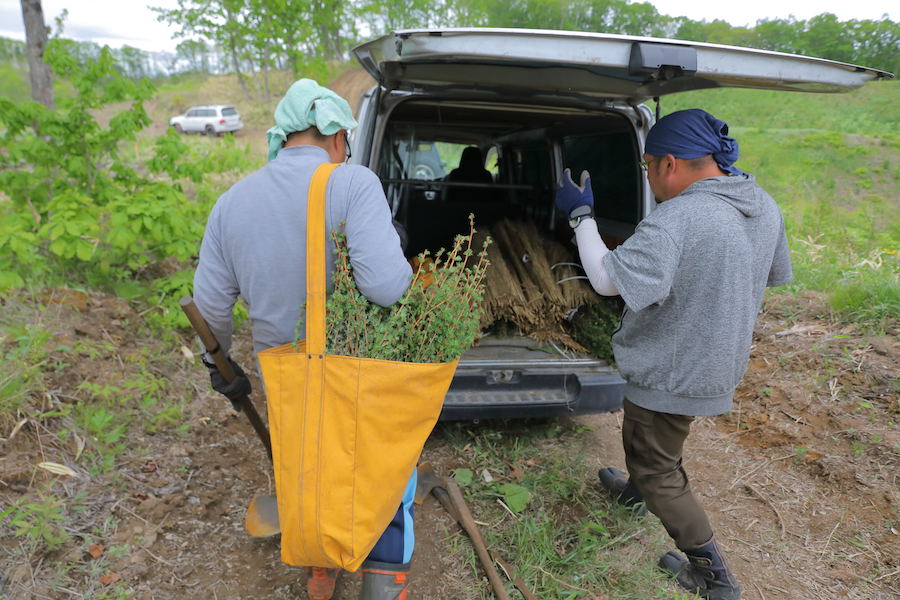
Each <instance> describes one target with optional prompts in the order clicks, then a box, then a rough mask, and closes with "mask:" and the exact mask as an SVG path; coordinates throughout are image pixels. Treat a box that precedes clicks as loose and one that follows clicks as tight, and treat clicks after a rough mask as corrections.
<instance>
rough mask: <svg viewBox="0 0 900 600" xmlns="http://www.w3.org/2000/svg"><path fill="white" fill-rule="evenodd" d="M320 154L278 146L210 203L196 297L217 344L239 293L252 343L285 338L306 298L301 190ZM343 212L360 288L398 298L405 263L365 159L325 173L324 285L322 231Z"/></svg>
mask: <svg viewBox="0 0 900 600" xmlns="http://www.w3.org/2000/svg"><path fill="white" fill-rule="evenodd" d="M325 162H328V153H327V152H325V150H323V149H322V148H319V147H316V146H291V147H288V148H284V149H283V150H281V151H280V152H279V153H278V156H277V158H275V160H273V161H271V162H269V163H268V164H266V166H264V167H262V168H261V169H259V170H258V171H256V172H254V173H252V174H250V175H248V176H247V177H245V178H244V179H242V180H241V181H239V182H238V183H236V184H235V185H234V186H232V188H231V189H230V190H228V191H227V192H225V193H224V194H222V196H221V197H220V198H219V200H218V201H217V202H216V205H215V206H214V207H213V209H212V212H210V214H209V220H208V221H207V223H206V233H205V234H204V236H203V244H202V246H201V248H200V264H199V265H198V266H197V273H196V274H195V275H194V301H195V302H196V304H197V307H198V308H199V309H200V312H201V313H202V314H203V316H204V317H205V318H206V321H207V323H209V327H210V329H211V330H212V332H213V334H215V336H216V339H217V340H218V341H219V344H221V346H222V348H223V349H225V350H228V349H229V348H230V347H231V333H232V325H231V312H232V308H233V307H234V304H235V302H236V301H237V297H238V294H240V295H241V298H243V300H244V302H246V303H247V305H248V306H249V310H250V318H251V319H252V321H253V350H254V352H260V351H261V350H265V349H267V348H272V347H274V346H279V345H281V344H287V343H289V342H291V341H293V339H294V333H295V331H296V328H297V322H298V319H299V318H301V317H302V307H303V303H304V302H305V301H306V198H307V193H308V191H309V183H310V181H311V180H312V176H313V173H314V172H315V170H316V168H317V167H318V166H319V165H321V164H323V163H325ZM341 221H344V222H345V225H344V232H345V233H346V235H347V246H348V249H349V251H350V261H351V262H352V263H353V275H354V277H355V279H356V284H357V286H358V287H359V291H360V292H362V294H363V295H365V296H366V297H367V298H368V299H369V300H370V301H372V302H374V303H376V304H379V305H381V306H389V305H391V304H393V303H394V302H396V301H397V300H399V299H400V297H401V296H402V295H403V293H404V292H406V289H407V288H408V287H409V282H410V280H411V278H412V268H411V267H410V266H409V263H407V262H406V259H405V258H404V256H403V251H402V250H401V249H400V238H399V236H398V235H397V231H396V230H395V229H394V226H393V224H392V221H391V211H390V209H389V207H388V203H387V200H386V198H385V196H384V191H383V189H382V186H381V181H379V179H378V177H377V176H376V175H375V174H374V173H373V172H372V171H370V170H369V169H367V168H365V167H362V166H358V165H342V166H340V167H338V168H337V169H336V170H335V171H334V172H333V173H332V175H331V178H330V179H329V181H328V191H327V194H326V198H325V228H326V232H328V233H329V235H328V244H327V246H326V250H325V253H326V256H327V260H328V273H329V275H328V281H327V282H326V286H327V287H328V289H332V288H333V286H332V282H331V275H330V274H331V273H333V272H334V254H333V251H334V249H335V245H334V242H333V241H331V236H330V232H331V231H333V230H338V229H339V228H340V223H341ZM304 330H305V325H304ZM302 337H305V336H302Z"/></svg>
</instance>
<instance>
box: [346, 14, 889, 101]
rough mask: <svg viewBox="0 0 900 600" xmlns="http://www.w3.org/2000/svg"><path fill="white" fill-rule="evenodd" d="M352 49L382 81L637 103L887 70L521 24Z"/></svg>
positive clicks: (881, 74) (800, 86)
mask: <svg viewBox="0 0 900 600" xmlns="http://www.w3.org/2000/svg"><path fill="white" fill-rule="evenodd" d="M353 53H354V55H355V56H356V59H357V60H358V61H359V63H360V64H361V65H362V66H363V68H365V69H366V70H367V71H368V72H369V74H370V75H372V77H374V78H375V79H376V80H378V81H379V83H381V84H382V85H383V86H385V87H386V88H388V89H401V90H408V91H413V90H422V91H424V90H432V91H438V90H444V91H447V90H452V89H469V90H471V89H473V88H474V89H484V90H487V91H498V92H504V93H518V94H526V95H535V94H545V93H552V94H559V93H566V92H576V93H580V94H588V95H594V96H598V97H604V98H612V99H619V100H626V101H628V100H630V101H638V102H641V101H645V100H648V99H650V98H653V97H656V96H663V95H666V94H672V93H677V92H684V91H690V90H699V89H708V88H717V87H742V88H757V89H771V90H794V91H805V92H844V91H850V90H853V89H856V88H859V87H862V86H863V85H865V84H866V83H867V82H869V81H871V80H873V79H880V78H886V77H887V78H889V77H893V75H891V74H890V73H887V72H885V71H879V70H877V69H869V68H866V67H858V66H855V65H850V64H846V63H839V62H834V61H829V60H824V59H819V58H810V57H805V56H797V55H793V54H782V53H778V52H769V51H765V50H754V49H750V48H738V47H734V46H721V45H716V44H705V43H699V42H688V41H681V40H664V39H655V38H643V37H635V36H622V35H611V34H600V33H583V32H568V31H546V30H528V29H491V28H459V29H419V30H404V31H397V32H393V33H390V34H388V35H385V36H383V37H380V38H378V39H376V40H373V41H371V42H367V43H365V44H362V45H360V46H358V47H356V48H354V50H353Z"/></svg>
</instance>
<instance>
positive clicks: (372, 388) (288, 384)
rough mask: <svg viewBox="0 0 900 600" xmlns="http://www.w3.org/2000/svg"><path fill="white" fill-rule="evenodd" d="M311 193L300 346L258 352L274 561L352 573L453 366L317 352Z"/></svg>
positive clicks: (318, 272) (324, 180)
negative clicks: (273, 505)
mask: <svg viewBox="0 0 900 600" xmlns="http://www.w3.org/2000/svg"><path fill="white" fill-rule="evenodd" d="M336 166H337V165H333V164H325V165H322V166H320V167H319V168H318V169H317V170H316V173H315V175H314V176H313V179H312V182H311V184H310V189H309V200H308V205H309V206H308V209H307V232H306V234H307V241H306V252H307V257H306V295H307V296H306V340H304V341H303V342H301V345H300V349H299V351H295V350H294V348H293V347H292V346H291V345H290V344H285V345H283V346H278V347H276V348H271V349H269V350H264V351H262V352H260V353H259V355H258V356H259V362H260V365H261V367H262V371H263V378H264V380H265V382H266V396H267V402H268V410H269V427H270V429H271V434H272V453H273V456H274V464H275V486H276V489H277V492H278V516H279V521H280V523H281V532H282V533H281V559H282V560H283V561H284V562H286V563H288V564H291V565H296V566H316V567H340V568H342V569H346V570H348V571H356V570H357V569H359V567H360V565H361V564H362V562H363V560H365V558H366V556H367V555H368V554H369V552H370V551H371V549H372V548H373V547H374V545H375V543H376V542H377V541H378V538H379V537H381V534H382V533H383V532H384V530H385V529H386V528H387V526H388V524H389V523H390V521H391V519H392V518H393V516H394V514H395V513H396V512H397V508H398V507H399V506H400V500H401V499H402V497H403V492H404V490H405V489H406V486H407V483H408V482H409V478H410V477H411V476H412V473H413V469H415V467H416V463H417V461H418V459H419V454H420V453H421V451H422V446H423V445H424V444H425V440H426V439H427V438H428V436H429V434H430V433H431V430H432V429H433V428H434V425H435V423H436V422H437V419H438V416H439V415H440V412H441V407H442V405H443V402H444V396H445V395H446V393H447V389H448V388H449V387H450V380H451V379H452V378H453V373H454V371H455V370H456V364H457V362H458V361H453V362H449V363H436V364H420V363H405V362H394V361H386V360H374V359H361V358H355V357H350V356H334V355H329V354H325V300H326V298H325V277H326V276H327V273H326V269H327V267H326V261H325V251H326V250H325V248H326V246H325V239H326V231H325V192H326V189H327V185H328V178H329V176H330V175H331V172H332V171H333V170H334V169H335V167H336Z"/></svg>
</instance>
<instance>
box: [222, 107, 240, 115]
mask: <svg viewBox="0 0 900 600" xmlns="http://www.w3.org/2000/svg"><path fill="white" fill-rule="evenodd" d="M236 114H237V111H236V110H234V108H233V107H231V106H229V107H227V108H223V109H222V116H223V117H233V116H234V115H236Z"/></svg>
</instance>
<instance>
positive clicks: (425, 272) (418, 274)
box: [409, 256, 434, 290]
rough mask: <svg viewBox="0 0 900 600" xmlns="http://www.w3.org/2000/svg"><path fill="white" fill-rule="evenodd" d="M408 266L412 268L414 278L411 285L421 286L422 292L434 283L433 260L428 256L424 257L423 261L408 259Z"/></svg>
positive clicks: (414, 258) (421, 259)
mask: <svg viewBox="0 0 900 600" xmlns="http://www.w3.org/2000/svg"><path fill="white" fill-rule="evenodd" d="M409 266H411V267H412V270H413V277H415V281H413V285H421V286H422V289H423V290H424V289H425V288H427V287H428V286H429V285H431V284H432V283H434V260H432V258H431V257H430V256H426V257H425V258H424V259H423V258H419V257H418V256H413V257H412V258H411V259H409Z"/></svg>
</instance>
